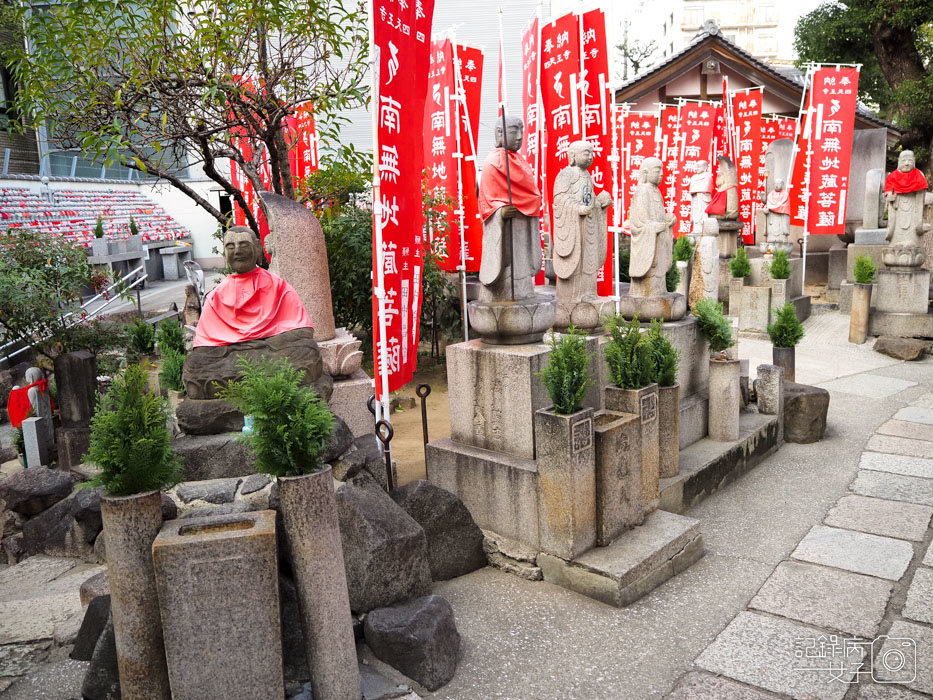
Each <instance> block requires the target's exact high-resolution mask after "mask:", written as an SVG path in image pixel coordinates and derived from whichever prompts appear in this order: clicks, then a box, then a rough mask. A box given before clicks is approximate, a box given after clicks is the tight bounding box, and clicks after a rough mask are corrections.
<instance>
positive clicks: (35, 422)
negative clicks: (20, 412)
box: [22, 416, 52, 469]
mask: <svg viewBox="0 0 933 700" xmlns="http://www.w3.org/2000/svg"><path fill="white" fill-rule="evenodd" d="M48 420H49V419H48V418H42V417H39V416H33V417H32V418H26V419H25V420H24V421H23V426H22V427H23V442H24V443H25V444H26V466H27V467H28V468H30V469H32V468H35V467H47V466H49V465H50V464H51V463H52V462H51V458H50V449H49V448H50V445H49V440H48V429H47V428H46V425H47V423H48Z"/></svg>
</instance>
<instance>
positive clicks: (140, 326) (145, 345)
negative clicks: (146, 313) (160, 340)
mask: <svg viewBox="0 0 933 700" xmlns="http://www.w3.org/2000/svg"><path fill="white" fill-rule="evenodd" d="M126 337H127V339H128V341H129V348H130V350H132V351H133V352H135V353H136V354H138V355H148V354H150V353H152V351H153V350H155V331H154V330H153V328H152V324H151V323H147V322H146V321H143V320H142V319H141V318H137V319H136V320H135V321H133V322H132V323H131V324H129V325H128V326H127V327H126Z"/></svg>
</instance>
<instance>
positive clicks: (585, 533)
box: [535, 408, 596, 561]
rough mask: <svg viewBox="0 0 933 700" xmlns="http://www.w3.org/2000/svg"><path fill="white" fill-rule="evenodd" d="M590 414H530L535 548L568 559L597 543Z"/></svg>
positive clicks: (589, 411) (584, 411)
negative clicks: (535, 480) (534, 472)
mask: <svg viewBox="0 0 933 700" xmlns="http://www.w3.org/2000/svg"><path fill="white" fill-rule="evenodd" d="M593 413H594V411H593V409H592V408H582V409H580V410H579V411H577V412H576V413H571V414H570V415H566V416H565V415H560V414H557V413H554V412H553V411H552V410H551V409H539V410H538V411H536V412H535V436H536V438H537V446H536V451H537V467H538V484H537V490H538V542H539V547H540V549H541V551H544V552H547V553H548V554H553V555H554V556H557V557H560V558H561V559H565V560H567V561H569V560H571V559H574V558H576V557H577V556H579V555H580V554H583V552H585V551H587V550H589V549H592V547H593V546H594V545H595V544H596V452H595V440H594V437H593V435H594V431H593Z"/></svg>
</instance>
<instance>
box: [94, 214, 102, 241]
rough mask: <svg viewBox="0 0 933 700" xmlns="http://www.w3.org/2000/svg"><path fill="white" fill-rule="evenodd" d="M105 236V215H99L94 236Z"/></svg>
mask: <svg viewBox="0 0 933 700" xmlns="http://www.w3.org/2000/svg"><path fill="white" fill-rule="evenodd" d="M103 237H104V217H102V216H98V217H97V223H96V224H95V225H94V238H103Z"/></svg>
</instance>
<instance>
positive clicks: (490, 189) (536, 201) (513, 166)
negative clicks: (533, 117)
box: [479, 148, 541, 221]
mask: <svg viewBox="0 0 933 700" xmlns="http://www.w3.org/2000/svg"><path fill="white" fill-rule="evenodd" d="M505 152H506V151H505V149H504V148H494V149H493V150H492V151H490V152H489V155H488V156H486V162H485V163H483V170H482V173H481V177H480V181H479V214H480V216H481V217H483V221H485V220H486V219H488V218H489V217H490V216H492V215H493V214H495V213H496V210H497V209H501V208H502V207H504V206H506V205H507V204H508V203H509V184H508V183H509V179H511V182H512V204H513V205H514V206H515V207H516V208H517V209H518V210H519V211H520V212H521V213H522V214H524V215H525V216H538V214H540V213H541V192H540V191H539V190H538V183H537V181H536V180H535V175H534V173H533V172H531V169H530V168H529V167H528V164H527V163H526V162H525V161H524V160H523V159H522V157H521V156H520V155H519V154H518V153H516V152H515V151H508V154H509V173H508V178H507V177H506V173H505V158H503V157H502V154H503V153H505Z"/></svg>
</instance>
